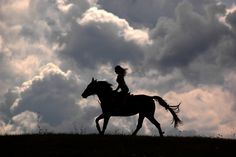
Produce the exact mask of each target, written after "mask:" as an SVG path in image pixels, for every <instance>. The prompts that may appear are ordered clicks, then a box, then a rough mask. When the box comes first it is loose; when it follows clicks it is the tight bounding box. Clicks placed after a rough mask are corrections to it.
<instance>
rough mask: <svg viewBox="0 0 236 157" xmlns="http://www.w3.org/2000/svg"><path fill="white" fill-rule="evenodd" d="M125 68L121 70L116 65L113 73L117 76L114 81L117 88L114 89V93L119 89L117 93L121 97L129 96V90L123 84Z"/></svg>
mask: <svg viewBox="0 0 236 157" xmlns="http://www.w3.org/2000/svg"><path fill="white" fill-rule="evenodd" d="M126 70H127V69H126V68H122V67H121V66H120V65H117V66H116V67H115V72H116V74H117V78H116V81H117V83H118V87H117V88H116V90H115V91H116V92H118V90H119V89H120V90H121V91H120V92H119V93H120V94H121V95H122V96H124V95H127V94H129V88H128V86H127V85H126V83H125V79H124V77H125V75H126Z"/></svg>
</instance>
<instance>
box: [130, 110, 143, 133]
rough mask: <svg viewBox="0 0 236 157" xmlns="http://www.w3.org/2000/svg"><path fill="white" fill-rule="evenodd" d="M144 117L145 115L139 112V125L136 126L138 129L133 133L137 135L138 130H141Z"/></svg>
mask: <svg viewBox="0 0 236 157" xmlns="http://www.w3.org/2000/svg"><path fill="white" fill-rule="evenodd" d="M143 119H144V115H142V114H139V118H138V125H137V127H136V129H135V131H134V132H133V134H132V135H136V134H137V132H138V131H139V129H140V128H141V127H142V125H143Z"/></svg>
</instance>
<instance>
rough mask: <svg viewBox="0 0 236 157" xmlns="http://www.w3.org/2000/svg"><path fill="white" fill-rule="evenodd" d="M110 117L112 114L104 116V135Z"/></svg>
mask: <svg viewBox="0 0 236 157" xmlns="http://www.w3.org/2000/svg"><path fill="white" fill-rule="evenodd" d="M109 119H110V116H104V122H103V127H102V132H101V134H102V135H104V133H105V130H106V128H107V124H108V121H109Z"/></svg>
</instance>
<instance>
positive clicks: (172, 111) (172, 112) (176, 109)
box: [152, 96, 182, 128]
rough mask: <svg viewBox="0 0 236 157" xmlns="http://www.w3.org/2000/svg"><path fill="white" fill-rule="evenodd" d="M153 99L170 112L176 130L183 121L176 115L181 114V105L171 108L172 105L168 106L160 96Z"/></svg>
mask: <svg viewBox="0 0 236 157" xmlns="http://www.w3.org/2000/svg"><path fill="white" fill-rule="evenodd" d="M152 98H153V99H154V100H156V101H158V102H159V104H160V105H161V106H163V107H164V108H165V109H166V110H169V111H170V113H171V114H172V116H173V121H172V123H174V127H175V128H176V127H178V125H179V124H181V123H182V121H181V120H180V119H179V117H178V116H177V114H176V113H178V112H179V106H180V104H181V103H179V104H178V105H176V106H170V105H168V104H167V103H166V101H165V100H163V99H162V98H161V97H159V96H153V97H152Z"/></svg>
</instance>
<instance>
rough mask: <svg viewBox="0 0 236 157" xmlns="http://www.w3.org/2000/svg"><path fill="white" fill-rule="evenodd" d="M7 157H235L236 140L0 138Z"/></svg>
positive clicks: (76, 137) (81, 137)
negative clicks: (233, 155) (233, 156)
mask: <svg viewBox="0 0 236 157" xmlns="http://www.w3.org/2000/svg"><path fill="white" fill-rule="evenodd" d="M0 148H1V154H3V153H4V154H8V155H7V156H11V157H13V156H17V157H19V156H24V157H25V156H32V157H35V156H41V157H46V156H50V157H54V156H67V157H70V156H78V157H83V156H86V157H88V156H94V157H106V156H107V157H122V156H125V157H171V156H172V157H180V156H181V157H185V156H186V157H195V156H196V157H200V156H226V157H227V156H232V154H235V151H236V140H227V139H213V138H201V137H164V138H160V137H147V136H136V137H132V136H123V135H107V136H99V135H73V134H46V135H20V136H0Z"/></svg>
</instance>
